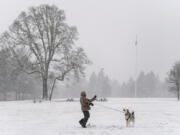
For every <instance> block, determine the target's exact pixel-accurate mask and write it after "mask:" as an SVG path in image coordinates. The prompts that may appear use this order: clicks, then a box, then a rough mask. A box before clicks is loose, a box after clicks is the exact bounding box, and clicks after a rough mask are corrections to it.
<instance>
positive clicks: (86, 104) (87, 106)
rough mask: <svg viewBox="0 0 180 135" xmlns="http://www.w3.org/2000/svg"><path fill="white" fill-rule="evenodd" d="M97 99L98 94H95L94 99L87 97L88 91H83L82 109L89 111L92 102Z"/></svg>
mask: <svg viewBox="0 0 180 135" xmlns="http://www.w3.org/2000/svg"><path fill="white" fill-rule="evenodd" d="M95 99H96V96H94V97H93V98H92V99H88V98H86V92H84V91H83V92H81V98H80V103H81V110H82V111H89V110H90V109H91V108H90V103H91V102H93V101H94V100H95Z"/></svg>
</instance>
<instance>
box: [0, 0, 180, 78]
mask: <svg viewBox="0 0 180 135" xmlns="http://www.w3.org/2000/svg"><path fill="white" fill-rule="evenodd" d="M40 4H54V5H56V6H58V7H59V8H60V9H63V10H65V13H66V17H67V23H69V24H70V25H75V26H77V28H78V31H79V40H78V42H77V45H78V46H82V47H83V48H84V49H85V51H86V53H87V54H88V56H89V58H90V59H91V60H92V61H93V65H91V66H90V67H89V68H88V69H87V73H88V75H89V74H90V73H91V72H93V71H95V72H98V71H99V70H100V68H104V70H105V72H106V73H107V74H108V75H109V76H110V77H111V78H113V79H117V80H119V81H124V80H127V79H128V78H129V77H134V75H135V45H134V42H135V37H136V34H137V35H138V53H139V55H138V59H139V60H138V67H139V68H138V69H139V70H144V71H145V72H148V71H151V70H153V71H154V72H155V73H157V74H159V76H160V78H161V79H163V78H165V77H166V76H167V72H168V70H169V68H170V67H171V65H172V64H173V63H174V62H175V61H176V60H180V1H179V0H1V1H0V17H1V21H0V33H2V32H3V31H5V30H6V29H7V28H8V26H9V25H10V24H11V23H12V22H13V20H14V19H15V18H16V17H17V16H18V15H19V13H20V12H21V11H23V10H27V9H28V8H29V7H31V6H38V5H40Z"/></svg>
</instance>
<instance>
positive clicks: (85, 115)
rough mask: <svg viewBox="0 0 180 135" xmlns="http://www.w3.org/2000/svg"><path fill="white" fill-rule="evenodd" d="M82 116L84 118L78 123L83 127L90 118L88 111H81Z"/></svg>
mask: <svg viewBox="0 0 180 135" xmlns="http://www.w3.org/2000/svg"><path fill="white" fill-rule="evenodd" d="M83 114H84V118H83V119H81V120H80V122H81V123H82V124H83V125H84V126H85V125H86V123H87V121H88V119H89V117H90V114H89V111H83Z"/></svg>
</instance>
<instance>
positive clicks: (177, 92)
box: [177, 82, 179, 101]
mask: <svg viewBox="0 0 180 135" xmlns="http://www.w3.org/2000/svg"><path fill="white" fill-rule="evenodd" d="M177 98H178V101H179V82H178V83H177Z"/></svg>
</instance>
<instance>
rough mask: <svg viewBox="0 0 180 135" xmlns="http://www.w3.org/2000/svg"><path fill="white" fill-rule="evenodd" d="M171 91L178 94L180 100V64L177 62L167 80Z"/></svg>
mask: <svg viewBox="0 0 180 135" xmlns="http://www.w3.org/2000/svg"><path fill="white" fill-rule="evenodd" d="M167 81H168V83H169V85H170V90H175V91H176V92H177V98H178V100H179V99H180V62H179V61H178V62H176V63H175V64H174V66H173V67H172V69H171V70H170V72H169V75H168V79H167Z"/></svg>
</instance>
